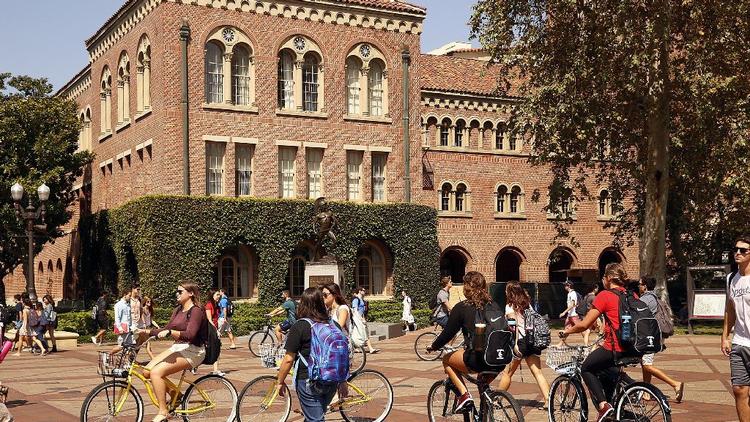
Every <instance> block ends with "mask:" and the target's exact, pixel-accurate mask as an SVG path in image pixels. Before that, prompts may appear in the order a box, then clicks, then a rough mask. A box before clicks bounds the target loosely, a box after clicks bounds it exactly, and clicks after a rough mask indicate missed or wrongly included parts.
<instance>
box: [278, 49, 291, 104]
mask: <svg viewBox="0 0 750 422" xmlns="http://www.w3.org/2000/svg"><path fill="white" fill-rule="evenodd" d="M279 108H280V109H282V110H292V109H294V56H292V53H291V52H289V51H286V50H284V51H282V52H281V55H280V56H279Z"/></svg>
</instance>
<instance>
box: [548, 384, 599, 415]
mask: <svg viewBox="0 0 750 422" xmlns="http://www.w3.org/2000/svg"><path fill="white" fill-rule="evenodd" d="M548 405H549V408H548V410H547V413H548V415H549V420H550V422H577V421H581V422H584V421H586V420H587V419H588V414H589V407H588V403H587V402H586V393H585V392H584V390H583V385H581V382H580V381H579V380H578V379H577V378H571V377H569V376H567V375H560V376H559V377H557V378H555V380H554V381H552V385H551V386H550V388H549V403H548Z"/></svg>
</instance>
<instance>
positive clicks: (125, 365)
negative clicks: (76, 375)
mask: <svg viewBox="0 0 750 422" xmlns="http://www.w3.org/2000/svg"><path fill="white" fill-rule="evenodd" d="M133 359H134V357H133V356H132V353H128V352H127V351H123V352H121V353H117V354H115V355H112V354H110V353H109V352H99V359H98V362H99V368H98V369H97V371H96V372H97V373H98V374H99V375H101V376H103V377H120V378H126V377H127V376H128V371H129V370H130V365H131V364H132V363H133Z"/></svg>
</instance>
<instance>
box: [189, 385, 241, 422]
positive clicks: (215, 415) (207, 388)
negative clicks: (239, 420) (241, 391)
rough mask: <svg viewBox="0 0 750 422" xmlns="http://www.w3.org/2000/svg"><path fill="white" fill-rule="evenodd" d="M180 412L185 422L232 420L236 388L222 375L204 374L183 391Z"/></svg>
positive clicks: (235, 406)
mask: <svg viewBox="0 0 750 422" xmlns="http://www.w3.org/2000/svg"><path fill="white" fill-rule="evenodd" d="M182 412H183V413H182V419H183V420H185V421H186V422H187V421H216V422H219V421H221V422H233V421H234V420H235V417H236V414H237V390H236V389H235V388H234V385H232V383H231V382H229V380H228V379H226V378H224V377H220V376H218V375H204V376H202V377H200V378H198V379H197V380H195V382H193V384H192V385H190V387H188V389H187V391H185V396H184V397H183V398H182Z"/></svg>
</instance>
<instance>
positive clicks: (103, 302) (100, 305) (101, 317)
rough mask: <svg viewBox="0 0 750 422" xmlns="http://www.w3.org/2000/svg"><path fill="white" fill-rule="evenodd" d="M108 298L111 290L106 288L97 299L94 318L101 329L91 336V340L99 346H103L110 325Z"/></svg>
mask: <svg viewBox="0 0 750 422" xmlns="http://www.w3.org/2000/svg"><path fill="white" fill-rule="evenodd" d="M108 298H109V292H107V291H106V290H105V291H103V292H102V294H101V295H100V296H99V299H97V300H96V304H95V305H94V309H95V312H94V317H95V318H94V319H95V320H96V325H97V327H98V328H99V331H97V332H96V335H94V336H92V337H91V342H92V343H94V344H96V345H97V346H101V344H102V341H103V340H104V333H105V332H107V327H108V326H109V318H108V317H107V299H108Z"/></svg>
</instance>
